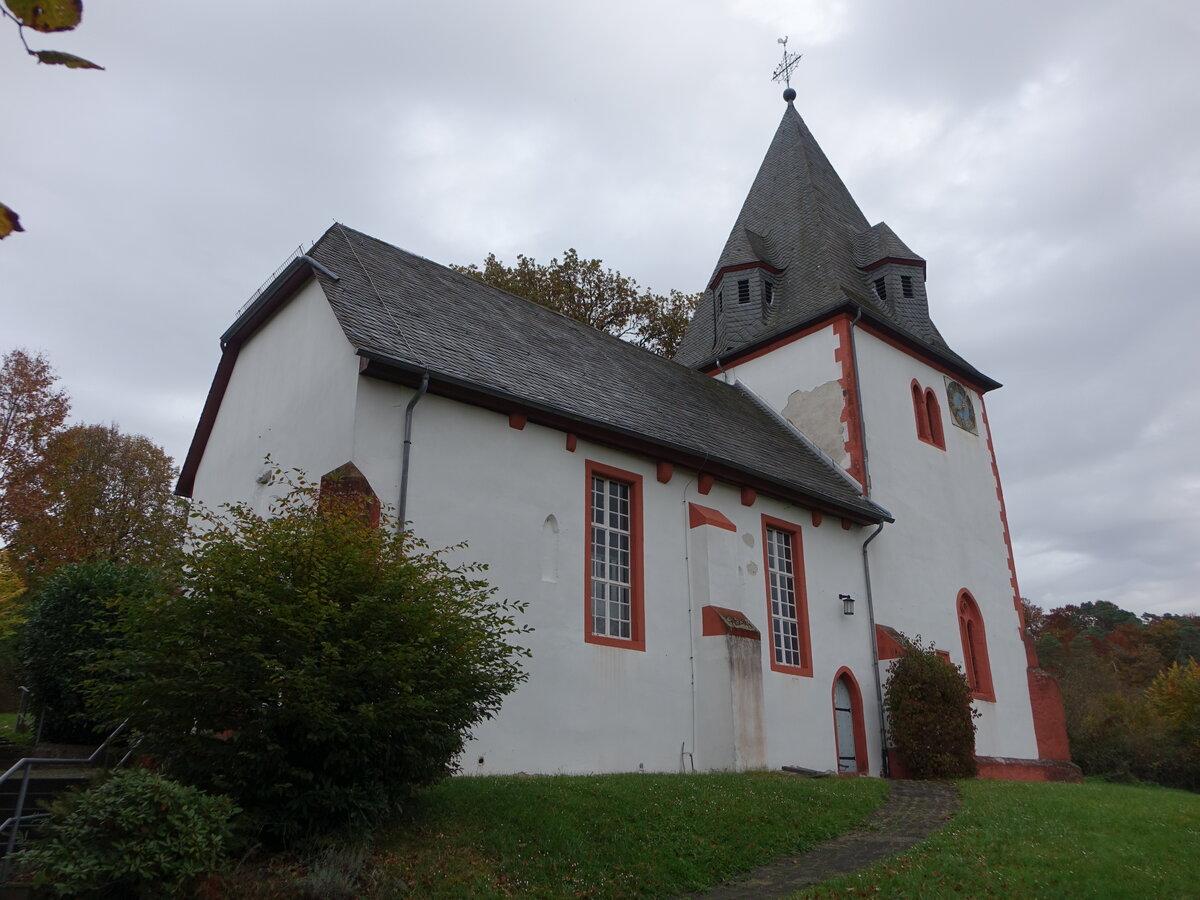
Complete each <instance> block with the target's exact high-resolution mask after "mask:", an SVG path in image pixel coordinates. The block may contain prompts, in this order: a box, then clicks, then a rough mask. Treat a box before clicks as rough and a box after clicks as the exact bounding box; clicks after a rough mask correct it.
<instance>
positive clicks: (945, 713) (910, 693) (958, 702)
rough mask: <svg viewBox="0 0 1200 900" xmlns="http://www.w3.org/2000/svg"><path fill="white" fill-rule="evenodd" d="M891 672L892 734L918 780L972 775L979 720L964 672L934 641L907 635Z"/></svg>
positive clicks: (889, 710) (887, 705) (888, 692)
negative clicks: (901, 651)
mask: <svg viewBox="0 0 1200 900" xmlns="http://www.w3.org/2000/svg"><path fill="white" fill-rule="evenodd" d="M903 648H904V652H903V654H902V655H901V656H900V658H899V659H898V660H896V662H895V663H893V664H892V670H891V672H890V673H889V674H888V678H887V683H886V685H885V692H886V693H885V697H884V709H885V710H887V716H888V738H889V740H890V742H891V744H892V746H894V747H895V748H896V752H897V753H899V754H900V758H901V759H903V760H904V763H905V765H906V766H908V769H909V771H911V772H912V774H913V777H915V778H972V777H974V776H975V775H976V774H977V772H978V767H977V765H976V762H975V722H974V721H973V720H974V719H975V718H978V716H979V713H978V711H977V710H975V708H974V707H972V706H971V686H970V684H968V682H967V676H966V675H964V674H963V672H962V670H960V669H959V668H957V667H956V666H954V665H951V664H950V663H948V662H946V661H945V660H944V659H942V658H941V657H940V656H938V655H937V652H936V650H935V648H934V647H933V645H932V644H930V645H928V646H925V645H923V644H922V643H921V638H920V635H918V636H917V637H916V639H909V638H906V639H905V640H904V643H903Z"/></svg>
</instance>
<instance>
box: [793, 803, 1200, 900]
mask: <svg viewBox="0 0 1200 900" xmlns="http://www.w3.org/2000/svg"><path fill="white" fill-rule="evenodd" d="M959 790H961V791H962V796H963V805H962V807H961V808H960V809H959V812H958V814H957V815H956V816H955V818H954V820H953V821H952V822H951V823H950V824H949V826H947V828H945V829H944V830H943V831H941V832H939V833H937V834H935V835H934V836H933V837H931V838H929V839H928V840H926V841H925V842H924V843H923V844H921V845H920V846H919V847H917V848H916V849H914V850H912V851H910V852H908V853H907V854H904V855H903V856H900V857H897V858H896V859H895V860H892V861H890V862H885V863H883V864H880V865H878V866H875V867H874V868H871V869H868V870H866V871H865V872H863V873H861V874H859V875H852V876H849V877H846V878H841V879H838V880H836V881H830V882H826V884H824V885H822V886H820V887H818V888H814V889H812V890H809V891H805V892H803V893H800V894H797V895H796V896H797V897H798V898H799V897H804V898H817V897H820V898H832V897H838V898H842V900H844V898H847V897H888V898H899V897H921V898H928V897H935V898H936V897H1004V898H1013V897H1022V898H1025V897H1029V898H1041V897H1045V898H1058V897H1098V898H1099V897H1103V898H1122V897H1130V898H1138V900H1165V898H1176V897H1177V898H1185V897H1200V795H1197V794H1190V793H1187V792H1185V791H1173V790H1169V789H1166V788H1158V787H1141V786H1139V787H1133V786H1128V785H1116V784H1103V783H1088V784H1082V785H1078V784H1024V783H1018V782H1010V781H965V782H960V783H959Z"/></svg>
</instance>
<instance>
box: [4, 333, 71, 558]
mask: <svg viewBox="0 0 1200 900" xmlns="http://www.w3.org/2000/svg"><path fill="white" fill-rule="evenodd" d="M57 381H58V376H57V375H55V374H54V369H52V368H51V367H50V363H48V362H47V361H46V359H45V357H43V356H42V355H41V354H30V353H28V352H27V351H25V350H12V351H10V352H8V353H6V354H5V355H4V359H3V361H2V362H0V541H2V540H3V539H5V538H6V537H8V536H9V535H10V534H11V532H12V528H13V525H14V524H15V523H14V510H13V505H14V504H15V503H16V502H17V498H18V497H19V496H20V495H21V491H20V488H21V487H22V486H23V485H24V484H25V483H26V482H28V481H29V480H30V479H31V478H33V477H34V475H33V471H34V469H35V467H36V466H37V465H38V464H39V463H40V462H41V459H42V456H43V454H44V453H45V452H46V445H47V443H48V442H49V441H50V439H51V437H53V436H54V435H55V434H56V433H57V432H58V431H59V430H61V428H62V424H63V421H64V420H65V419H66V417H67V412H68V411H69V410H70V406H71V402H70V400H69V399H68V398H67V394H66V392H65V391H61V390H55V389H54V385H55V382H57Z"/></svg>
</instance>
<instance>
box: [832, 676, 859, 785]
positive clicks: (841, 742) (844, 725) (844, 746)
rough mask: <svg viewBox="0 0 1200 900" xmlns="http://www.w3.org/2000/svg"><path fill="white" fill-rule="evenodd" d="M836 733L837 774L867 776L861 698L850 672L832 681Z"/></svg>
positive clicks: (834, 728)
mask: <svg viewBox="0 0 1200 900" xmlns="http://www.w3.org/2000/svg"><path fill="white" fill-rule="evenodd" d="M833 730H834V737H835V739H836V741H837V759H838V772H839V773H844V774H857V773H860V772H862V773H865V772H866V771H867V741H866V727H865V725H864V724H863V714H862V694H861V693H860V692H859V690H858V684H857V682H855V680H854V676H853V675H851V674H850V670H849V669H842V670H841V671H840V672H839V673H838V675H837V677H836V678H835V679H834V680H833Z"/></svg>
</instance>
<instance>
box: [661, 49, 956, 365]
mask: <svg viewBox="0 0 1200 900" xmlns="http://www.w3.org/2000/svg"><path fill="white" fill-rule="evenodd" d="M781 66H782V64H781ZM793 98H794V92H792V96H791V97H789V96H787V92H785V97H784V99H785V100H787V108H786V109H785V110H784V113H783V118H782V119H781V120H780V122H779V127H778V128H777V129H776V131H775V136H774V137H773V138H772V139H771V144H770V146H769V147H768V148H767V153H766V156H765V157H764V158H763V161H762V165H761V166H760V167H759V169H758V174H757V175H756V176H755V178H754V183H753V184H752V185H751V187H750V191H749V193H748V194H747V195H746V200H745V202H744V203H743V204H742V208H741V211H740V212H739V213H738V217H737V220H736V221H735V222H734V225H733V229H732V230H731V231H730V233H729V238H728V239H727V240H726V242H725V246H724V248H723V249H722V251H721V255H720V257H719V258H718V260H717V264H716V266H715V267H714V269H713V274H712V276H711V277H710V278H709V281H708V284H707V285H706V287H707V288H708V289H709V292H710V297H709V298H708V300H707V302H704V303H701V304H700V306H699V307H698V309H697V312H696V315H695V316H694V317H693V319H692V322H691V324H690V325H689V326H688V331H687V333H686V334H685V336H684V340H683V342H682V343H681V346H680V349H679V352H678V354H677V355H676V359H677V360H679V361H680V362H683V363H685V364H690V365H694V364H699V363H703V362H707V361H710V360H712V359H713V358H714V357H717V356H728V355H729V354H731V353H733V352H736V350H737V349H738V348H739V347H743V346H746V345H748V344H751V343H754V342H755V341H758V340H759V339H761V338H763V337H766V336H768V335H772V334H775V333H778V332H780V331H783V330H786V329H788V328H790V327H792V326H795V325H799V324H802V323H803V322H805V321H808V320H810V319H812V318H813V317H814V316H816V315H819V314H821V313H823V312H824V311H826V310H829V309H831V308H833V307H836V306H838V305H839V304H842V303H845V302H847V301H850V302H852V303H855V304H858V305H860V306H862V307H864V308H865V309H866V310H868V311H870V312H871V313H873V314H875V315H877V316H879V317H880V318H883V319H885V320H887V321H889V322H890V323H892V324H894V325H895V326H896V327H898V328H900V329H902V330H903V331H904V332H905V333H907V334H909V335H911V336H912V337H914V338H916V339H917V340H919V341H920V342H921V343H923V344H926V345H930V346H932V347H935V348H937V350H938V351H940V352H943V353H949V354H950V355H952V356H954V358H955V359H959V357H957V356H956V355H954V354H953V353H952V351H950V349H949V347H947V346H946V343H945V340H944V339H943V338H942V336H941V334H939V333H938V330H937V328H936V327H934V325H933V322H932V321H931V320H930V319H929V314H928V308H927V306H926V304H925V294H924V260H923V259H921V257H920V256H918V255H917V254H916V253H914V252H913V251H912V250H910V249H909V248H908V247H907V246H906V245H905V244H904V242H903V241H902V240H900V238H899V237H898V236H897V235H896V233H895V232H894V231H892V229H891V228H889V227H888V226H887V225H886V224H884V223H882V222H880V223H879V224H878V225H875V226H874V227H872V226H871V225H870V224H869V222H868V221H867V218H866V217H865V216H864V215H863V213H862V210H860V209H859V208H858V204H857V203H855V202H854V198H853V197H852V196H850V192H849V191H848V190H847V189H846V185H845V184H843V183H842V180H841V178H839V177H838V174H837V172H836V171H835V170H834V168H833V165H832V164H831V163H830V162H829V159H828V157H826V156H825V153H824V151H822V150H821V147H820V146H819V145H818V144H817V141H816V139H815V138H814V137H813V135H812V132H811V131H809V130H808V126H807V125H806V124H805V122H804V119H803V118H802V117H801V116H800V113H799V112H797V111H796V107H795V105H794V104H793V102H792V100H793ZM885 265H886V266H891V267H893V268H894V267H895V266H900V267H901V269H898V270H896V271H895V272H892V269H890V268H889V269H887V270H886V271H883V270H881V269H880V266H885ZM755 269H757V270H758V273H757V276H756V277H758V279H759V281H758V282H754V281H753V278H752V277H751V276H752V275H754V273H753V271H752V270H755ZM901 270H903V271H901ZM893 276H894V279H895V281H896V284H895V285H894V287H893V288H892V290H891V291H890V293H889V292H888V290H887V281H888V280H889V279H891V278H892V277H893ZM902 276H903V277H902ZM747 278H751V284H752V286H751V292H752V299H753V298H757V297H758V296H761V297H762V298H763V299H762V302H761V304H756V303H750V304H747V303H746V299H745V298H746V292H745V288H744V287H743V285H742V284H741V283H742V282H744V281H745V280H746V279H747ZM881 279H884V281H885V283H884V284H882V285H881V284H880V283H879V282H880V280H881ZM768 281H769V282H770V286H769V287H768V286H767V282H768ZM754 284H759V285H761V286H760V287H758V288H757V289H756V288H755V287H753V285H754ZM755 290H757V291H758V293H757V294H755V293H753V292H754V291H755ZM726 298H728V299H729V301H730V302H729V303H728V304H726V303H725V299H726ZM751 307H753V308H754V314H753V316H751ZM726 313H728V314H726Z"/></svg>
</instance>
